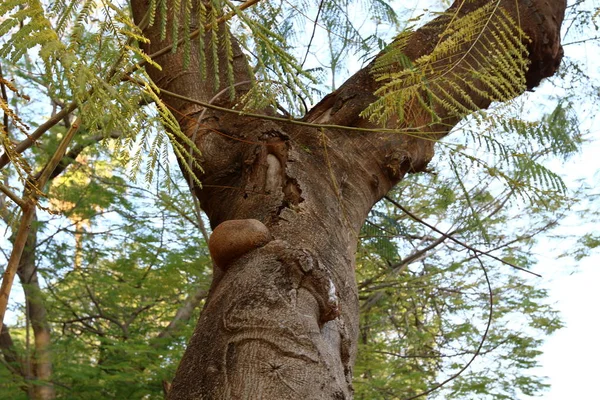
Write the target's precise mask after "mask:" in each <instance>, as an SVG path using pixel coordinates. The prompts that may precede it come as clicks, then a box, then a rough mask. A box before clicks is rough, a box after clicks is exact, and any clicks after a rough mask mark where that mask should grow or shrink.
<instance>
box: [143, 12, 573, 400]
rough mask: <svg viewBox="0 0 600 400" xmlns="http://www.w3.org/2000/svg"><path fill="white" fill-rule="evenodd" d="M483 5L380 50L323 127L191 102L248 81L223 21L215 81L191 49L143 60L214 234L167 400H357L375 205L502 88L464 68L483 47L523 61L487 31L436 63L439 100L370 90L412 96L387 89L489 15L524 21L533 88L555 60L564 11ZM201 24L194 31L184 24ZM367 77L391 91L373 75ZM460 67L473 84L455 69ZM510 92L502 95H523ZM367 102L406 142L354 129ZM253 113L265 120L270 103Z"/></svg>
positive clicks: (310, 116)
mask: <svg viewBox="0 0 600 400" xmlns="http://www.w3.org/2000/svg"><path fill="white" fill-rule="evenodd" d="M485 4H487V2H462V1H459V2H456V3H455V4H454V5H453V6H452V7H451V8H450V9H449V14H446V15H444V16H442V17H439V18H438V19H436V20H434V21H432V22H430V23H429V24H428V25H426V26H425V27H423V28H421V29H420V30H418V31H416V32H414V33H411V34H409V35H408V37H402V38H398V39H396V41H395V42H394V43H393V44H392V45H391V46H392V47H395V46H397V47H401V48H402V51H403V57H405V59H403V58H399V57H398V55H397V53H396V52H390V53H389V54H393V55H395V57H397V58H396V59H394V60H392V61H390V60H384V59H385V57H386V54H385V53H383V54H381V55H379V56H378V57H376V58H375V60H374V61H373V63H372V64H371V65H369V66H368V67H366V68H364V69H362V70H361V71H359V72H358V73H356V74H355V75H353V76H352V77H351V78H350V79H348V80H347V81H346V82H345V83H344V84H343V85H342V86H341V87H340V88H339V89H337V90H336V91H335V92H333V93H331V94H329V95H328V96H326V97H325V98H324V99H323V100H322V101H321V102H320V103H319V104H317V105H316V106H315V107H313V108H312V109H311V110H310V111H309V112H308V113H307V114H306V116H305V117H304V118H303V119H302V122H304V123H310V124H317V125H322V126H327V128H323V127H321V128H320V127H319V126H310V125H301V124H296V123H293V122H292V121H290V122H285V121H281V120H278V121H273V120H272V121H265V120H264V119H262V118H257V117H255V116H244V115H240V114H238V113H229V112H225V111H221V110H219V109H206V107H205V106H203V105H201V104H199V103H198V102H203V103H204V105H205V104H206V103H213V104H215V105H218V106H219V107H222V108H225V109H232V108H235V106H236V104H237V103H238V102H240V101H243V100H242V99H243V96H244V94H245V92H246V91H247V90H248V89H246V88H245V86H244V85H246V84H245V82H250V81H252V79H253V77H252V76H251V75H250V73H249V69H248V65H247V61H246V55H245V54H244V53H243V52H242V50H241V49H240V47H239V46H238V45H237V44H236V39H235V38H233V37H232V36H231V35H230V33H229V31H228V29H227V28H226V27H225V26H223V27H222V28H220V30H219V31H218V34H219V35H220V37H221V39H220V40H221V41H223V42H228V41H229V42H231V43H232V45H231V50H230V52H229V54H220V57H221V58H220V59H216V58H213V57H214V56H217V54H214V53H213V54H212V55H207V57H206V58H207V60H206V65H207V76H212V75H213V71H211V68H214V66H215V65H216V66H218V67H220V69H219V71H218V72H216V71H215V75H218V76H219V77H220V80H219V81H220V82H221V84H220V85H216V84H215V83H214V82H211V81H210V80H209V79H206V80H203V79H199V76H198V75H199V74H200V71H201V67H200V60H198V59H197V58H196V57H195V56H194V54H196V52H194V51H192V52H191V54H192V55H191V56H189V57H190V60H189V66H188V67H187V68H184V66H185V65H186V62H185V60H184V52H183V51H181V52H179V53H166V54H164V55H161V56H157V57H154V58H153V60H154V61H155V62H156V63H158V64H159V65H160V67H161V68H160V70H159V69H157V68H153V67H149V68H147V71H148V73H149V75H150V77H151V78H152V80H153V81H154V82H156V83H157V84H158V85H159V86H160V87H161V93H162V96H163V99H164V101H165V103H166V104H167V105H168V106H169V108H171V109H173V110H177V115H178V116H177V118H178V121H179V124H180V126H181V128H182V131H183V132H184V133H185V134H186V136H187V137H188V138H189V139H191V140H192V141H193V142H194V144H195V145H196V146H197V148H198V149H199V150H200V152H201V153H202V156H200V157H201V162H200V164H201V165H202V169H198V168H196V169H195V170H194V171H193V173H194V174H196V176H197V177H198V180H199V181H200V182H202V188H200V187H196V189H195V192H196V194H197V196H198V198H199V199H200V202H201V204H202V207H203V209H204V210H205V211H206V213H207V215H208V217H209V218H210V222H211V226H212V227H213V228H215V230H214V232H213V236H212V238H211V241H210V248H211V254H212V256H213V259H214V261H215V264H216V268H217V269H218V270H217V271H215V278H214V280H213V284H212V286H211V292H210V295H209V298H208V300H207V303H206V305H205V308H204V311H203V313H202V315H201V317H200V320H199V322H198V326H197V328H196V331H195V333H194V335H193V336H192V339H191V341H190V344H189V347H188V350H187V352H186V354H185V355H184V358H183V360H182V361H181V364H180V366H179V369H178V372H177V375H176V377H175V380H174V382H173V386H172V388H171V392H170V395H169V398H172V399H177V398H202V397H204V398H237V397H240V398H241V397H248V396H250V397H252V396H259V397H260V396H262V397H265V398H293V397H298V398H323V399H331V398H340V399H341V398H351V397H352V389H351V380H352V374H353V365H354V360H355V358H356V348H357V337H358V332H359V327H358V315H359V313H358V301H357V300H358V299H357V290H356V284H355V277H354V268H355V262H354V256H353V255H354V253H355V250H356V242H357V236H358V232H359V231H360V228H361V226H362V224H363V223H364V220H365V218H366V216H367V214H368V212H369V210H370V209H371V207H373V205H374V204H375V203H376V202H377V201H378V200H379V199H381V197H382V196H384V195H385V194H386V193H387V192H388V191H389V190H390V189H391V188H392V187H393V186H394V185H395V184H396V183H398V181H400V180H401V179H402V178H403V177H404V176H405V175H406V174H407V173H415V172H419V171H423V170H425V168H426V166H427V164H428V162H429V161H430V160H431V158H432V156H433V142H434V140H435V139H440V138H441V137H443V136H444V135H445V134H446V133H447V132H449V130H450V129H451V128H452V127H453V126H454V125H455V124H456V123H457V122H458V121H459V118H460V117H459V115H458V113H457V112H456V110H457V109H471V110H473V108H485V107H487V106H488V105H489V104H490V103H491V100H493V99H494V97H493V96H492V95H490V92H491V88H494V89H499V88H498V87H495V85H497V83H495V84H494V83H492V84H490V83H488V82H487V81H486V78H485V77H482V76H477V74H475V73H474V65H487V64H486V63H487V62H488V61H489V58H490V57H491V56H488V54H489V53H488V51H490V49H492V50H491V51H492V52H494V51H495V52H496V53H494V55H495V56H498V54H499V53H501V52H503V51H506V52H509V53H511V55H510V56H509V57H507V58H504V57H502V56H499V57H502V58H503V59H504V61H503V62H506V63H507V64H505V65H511V68H522V67H524V65H523V64H521V66H519V61H516V64H508V62H509V59H510V57H516V59H517V60H518V54H514V53H512V50H511V49H507V48H499V47H500V46H501V43H502V40H500V39H498V42H494V41H493V39H491V38H490V37H492V36H493V34H491V33H490V37H486V39H485V40H479V38H480V37H481V35H485V34H486V33H487V32H486V29H492V28H487V27H484V28H483V32H482V31H477V33H474V34H473V35H472V36H471V37H469V38H468V39H463V42H462V43H460V42H459V43H458V44H454V43H452V44H453V45H454V46H457V47H458V48H459V50H458V51H457V50H456V49H452V50H449V51H448V53H447V54H446V56H447V57H446V58H441V57H440V59H439V60H436V61H437V62H439V63H440V64H441V65H439V64H437V65H435V67H431V68H432V69H433V70H434V72H433V73H432V74H433V75H434V76H435V77H436V78H437V76H436V74H439V75H440V76H443V78H444V79H443V81H442V83H440V84H438V85H437V86H436V88H432V89H430V91H428V92H427V94H426V95H429V96H431V98H433V100H430V101H429V102H426V101H419V100H421V99H422V97H419V95H415V96H414V97H412V98H408V99H407V100H405V101H399V100H398V99H397V97H396V98H394V100H388V101H389V102H390V103H392V105H391V106H388V104H382V103H381V102H382V101H383V102H385V101H386V100H387V98H386V97H385V96H383V97H382V100H377V97H376V94H377V93H384V94H387V93H392V92H395V91H401V90H406V91H408V90H409V89H410V88H409V87H404V88H403V87H401V84H399V83H397V82H395V81H394V78H395V75H394V73H396V74H401V73H402V71H403V69H402V67H408V66H409V65H410V63H415V62H417V60H418V59H419V58H420V57H423V56H426V55H427V54H433V53H434V51H435V49H436V47H435V44H436V39H435V38H438V37H442V38H444V35H445V34H446V33H445V32H446V31H447V29H448V28H449V27H452V26H453V24H452V23H451V22H452V21H453V18H464V19H466V18H467V16H469V15H471V16H474V15H477V17H479V18H486V16H487V18H490V19H491V18H496V16H494V17H491V15H495V13H494V12H495V9H496V8H497V7H502V8H503V9H504V10H506V12H507V14H508V15H510V16H511V17H512V18H514V19H515V20H518V21H519V22H520V26H521V29H523V31H524V32H525V34H526V35H527V36H528V37H529V38H530V40H531V42H530V43H529V44H528V46H527V49H528V51H529V55H528V57H529V68H527V71H526V72H525V70H523V73H524V74H525V75H524V77H525V81H526V85H527V87H528V88H529V89H531V88H533V87H535V86H536V85H537V84H538V83H539V82H540V80H541V79H542V78H544V77H547V76H550V75H552V74H553V73H554V72H555V71H556V69H557V67H558V64H559V62H560V59H561V55H562V51H561V47H560V35H559V32H560V24H561V22H562V19H563V15H564V10H565V6H566V4H565V3H564V2H554V3H553V4H552V5H548V3H541V2H530V3H527V4H523V5H521V6H519V7H516V6H515V3H514V2H502V3H493V4H492V5H488V6H487V7H484V6H485ZM248 5H250V4H248ZM148 7H149V6H148V3H147V2H144V1H132V10H133V14H134V17H135V20H136V21H137V23H138V24H140V23H141V22H142V21H143V19H144V16H145V15H146V13H147V10H148ZM207 7H210V6H207ZM175 10H177V11H175V12H173V14H171V15H170V16H169V22H168V23H167V25H173V26H177V23H176V22H175V20H177V19H178V18H180V15H179V12H178V7H175ZM209 12H211V11H209ZM478 13H480V14H478ZM192 15H194V14H192ZM502 15H503V14H502ZM498 18H504V16H502V17H498ZM465 23H466V22H465ZM200 24H202V21H192V25H193V26H200ZM182 25H183V24H182ZM456 29H457V31H458V32H461V31H460V29H459V28H456ZM143 31H144V34H145V36H146V37H147V38H148V39H149V43H147V44H145V45H144V46H143V48H144V50H145V52H146V53H147V54H151V55H154V54H156V53H157V52H158V51H160V50H161V49H163V48H165V47H169V44H170V43H171V42H172V41H173V40H174V39H173V38H172V37H171V35H172V32H169V31H167V32H166V35H165V34H164V33H165V32H163V34H162V35H161V28H160V25H159V24H155V25H150V26H148V27H146V28H144V29H143ZM214 34H216V33H215V31H212V32H209V33H207V34H206V38H205V39H204V40H205V44H204V46H206V47H209V46H210V43H211V40H212V37H211V35H214ZM462 34H464V32H462ZM513 34H514V33H513ZM448 35H449V37H452V35H451V34H449V33H448ZM161 38H162V40H161ZM195 45H197V44H196V43H194V44H192V46H195ZM448 46H450V43H448ZM494 46H498V47H496V48H495V49H494ZM226 57H229V59H230V60H227V59H226ZM390 57H391V56H390ZM398 58H399V59H398ZM381 60H384V61H387V62H384V61H381ZM373 67H375V68H379V69H380V71H382V72H381V76H382V78H387V79H388V81H387V82H386V81H385V80H383V79H379V80H378V79H376V77H375V76H374V75H373V74H372V72H371V71H372V68H373ZM228 68H229V70H228ZM456 70H458V71H463V70H464V71H468V73H467V74H464V73H456V74H455V73H453V72H454V71H456ZM505 72H506V70H505ZM511 72H512V71H511ZM228 74H230V75H233V85H231V87H233V88H234V89H235V94H234V93H231V92H232V91H231V90H230V91H229V92H230V94H231V96H223V95H221V92H222V91H223V90H224V89H225V88H226V87H227V83H226V82H228V76H227V75H228ZM509 74H510V72H509ZM466 75H470V76H468V77H467V76H466ZM431 79H432V80H435V78H433V77H432V78H431ZM386 84H387V86H386ZM399 86H400V87H399ZM517 88H518V89H517ZM507 89H508V90H507V92H508V93H510V94H509V96H512V95H516V94H517V92H515V91H518V90H522V89H524V88H523V87H521V86H517V87H512V88H510V87H509V88H507ZM421 90H422V89H421ZM444 91H446V92H451V93H454V96H453V98H454V99H455V104H452V105H450V106H447V105H446V104H445V101H444V98H445V96H444ZM386 92H387V93H386ZM426 95H425V94H424V95H423V97H425V96H426ZM390 96H391V95H390ZM503 96H504V94H503ZM461 97H462V98H461ZM436 98H439V99H440V100H439V101H437V100H435V99H436ZM397 104H399V105H398V106H397V107H396V108H393V107H394V105H397ZM386 106H388V107H386ZM376 107H384V109H385V111H384V112H383V113H384V114H385V113H387V114H388V115H387V118H384V119H382V118H380V119H379V121H380V122H381V121H384V122H385V123H386V126H387V127H389V128H396V129H405V131H407V132H408V134H406V135H390V134H389V133H387V132H378V131H377V128H380V127H381V125H378V124H375V123H373V122H371V121H370V120H369V119H367V118H364V116H365V114H364V113H365V110H375V112H376V110H377V109H376ZM260 111H261V112H262V113H264V114H266V115H272V114H273V113H272V111H270V109H269V108H264V109H262V110H260ZM390 114H391V115H390ZM198 123H200V124H201V125H200V126H198ZM398 124H400V125H399V126H398ZM331 125H336V127H335V128H331V127H330V126H331ZM346 126H348V127H355V128H371V129H374V130H375V131H374V132H373V131H371V132H365V131H364V130H360V129H359V130H348V129H344V128H343V127H346ZM249 143H251V145H249ZM224 188H237V190H226V189H224Z"/></svg>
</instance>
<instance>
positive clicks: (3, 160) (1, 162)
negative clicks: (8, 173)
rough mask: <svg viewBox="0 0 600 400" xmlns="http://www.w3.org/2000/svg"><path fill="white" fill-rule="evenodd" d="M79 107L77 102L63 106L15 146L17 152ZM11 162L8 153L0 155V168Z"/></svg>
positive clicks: (27, 146)
mask: <svg viewBox="0 0 600 400" xmlns="http://www.w3.org/2000/svg"><path fill="white" fill-rule="evenodd" d="M76 108H77V103H75V102H73V103H71V104H69V106H68V107H66V108H63V109H62V110H61V111H60V112H58V113H56V114H55V115H54V116H53V117H51V118H48V120H47V121H46V122H44V123H43V124H42V125H40V126H39V127H38V128H37V129H36V130H35V131H33V133H32V134H31V135H29V136H28V137H27V138H26V139H24V140H22V141H21V142H19V143H18V144H17V145H16V146H15V150H14V151H15V152H17V153H19V154H20V153H22V152H24V151H25V150H27V149H28V148H30V147H31V146H32V145H33V144H34V143H35V141H36V140H38V139H39V138H40V137H41V136H42V135H43V134H44V133H46V131H48V129H50V128H52V127H53V126H54V125H56V124H58V123H59V122H60V121H62V119H63V118H64V117H65V116H66V115H67V114H69V113H71V112H73V110H75V109H76ZM9 162H10V158H9V157H8V154H6V153H4V154H2V156H0V169H2V168H4V167H5V166H6V164H8V163H9Z"/></svg>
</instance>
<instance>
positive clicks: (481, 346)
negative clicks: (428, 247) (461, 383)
mask: <svg viewBox="0 0 600 400" xmlns="http://www.w3.org/2000/svg"><path fill="white" fill-rule="evenodd" d="M471 251H473V250H471ZM473 252H474V251H473ZM474 253H475V252H474ZM474 255H475V257H477V260H478V261H479V264H480V265H481V269H482V270H483V274H484V276H485V281H486V283H487V287H488V292H489V299H490V311H489V315H488V321H487V325H486V327H485V332H484V333H483V336H482V337H481V340H480V341H479V346H478V347H477V350H475V353H474V354H473V357H471V359H470V360H469V362H468V363H466V364H465V365H464V366H463V367H462V368H461V369H460V371H458V372H457V373H455V374H453V375H452V376H451V377H449V378H448V379H446V380H444V381H443V382H441V383H438V384H437V385H435V386H434V387H432V388H431V389H428V390H426V391H424V392H421V393H419V394H417V395H415V396H412V397H408V398H406V399H403V400H414V399H416V398H419V397H422V396H427V395H428V394H429V393H432V392H434V391H436V390H438V389H439V388H441V387H442V386H444V385H445V384H447V383H448V382H450V381H453V380H454V379H456V378H458V377H459V376H460V375H461V374H462V373H463V372H465V371H466V370H467V368H469V366H470V365H471V364H472V363H473V361H475V359H476V358H477V356H479V354H480V353H481V349H482V348H483V344H484V343H485V341H486V340H487V336H488V333H489V331H490V327H491V326H492V315H493V313H494V292H493V291H492V283H491V282H490V277H489V276H488V273H487V270H486V269H485V266H484V265H483V262H482V261H481V258H479V256H478V255H477V254H474Z"/></svg>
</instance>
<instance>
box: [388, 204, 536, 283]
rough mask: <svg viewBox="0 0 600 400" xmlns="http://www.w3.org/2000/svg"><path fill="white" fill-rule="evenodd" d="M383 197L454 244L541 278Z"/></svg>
mask: <svg viewBox="0 0 600 400" xmlns="http://www.w3.org/2000/svg"><path fill="white" fill-rule="evenodd" d="M385 199H386V200H387V201H389V202H390V203H392V204H393V205H395V206H396V207H398V208H399V209H400V210H402V211H403V212H404V213H405V214H406V215H408V216H409V217H411V218H412V219H414V220H415V221H417V222H419V223H421V224H423V225H425V226H426V227H428V228H429V229H432V230H434V231H436V232H437V233H439V234H440V235H442V236H444V237H446V238H448V239H450V240H452V241H453V242H454V243H456V244H459V245H461V246H462V247H464V248H465V249H468V250H471V251H472V252H474V253H477V254H481V255H484V256H487V257H490V258H493V259H494V260H496V261H500V262H501V263H502V264H505V265H508V266H509V267H512V268H514V269H518V270H519V271H523V272H527V273H528V274H531V275H535V276H537V277H538V278H541V277H542V276H541V275H540V274H536V273H535V272H532V271H530V270H528V269H525V268H523V267H519V266H517V265H514V264H513V263H510V262H508V261H506V260H503V259H501V258H499V257H496V256H493V255H491V254H488V252H486V251H482V250H479V249H476V248H474V247H472V246H470V245H468V244H466V243H465V242H463V241H461V240H458V239H456V238H455V237H454V236H452V235H449V234H447V233H445V232H442V231H441V230H439V229H437V228H436V227H435V226H433V225H431V224H428V223H427V222H425V221H423V220H422V219H421V218H419V217H417V216H416V215H414V214H413V213H411V212H410V211H408V210H407V209H406V208H404V207H402V206H401V205H400V203H398V202H397V201H395V200H394V199H392V198H391V197H389V196H385Z"/></svg>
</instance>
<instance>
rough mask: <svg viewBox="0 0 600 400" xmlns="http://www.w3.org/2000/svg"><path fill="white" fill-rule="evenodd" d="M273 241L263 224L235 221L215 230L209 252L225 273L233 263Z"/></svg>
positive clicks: (210, 241) (225, 223)
mask: <svg viewBox="0 0 600 400" xmlns="http://www.w3.org/2000/svg"><path fill="white" fill-rule="evenodd" d="M271 240H272V237H271V232H269V228H267V227H266V226H265V224H263V223H262V222H260V221H258V220H256V219H233V220H229V221H225V222H222V223H221V224H219V225H218V226H217V227H216V228H215V230H214V231H213V233H212V235H211V236H210V239H209V241H208V250H209V251H210V256H211V258H212V260H213V262H214V263H215V265H216V266H217V267H219V268H220V269H222V270H224V271H225V270H227V268H228V267H229V265H230V264H231V263H232V262H233V261H235V260H237V259H238V258H240V257H241V256H243V255H244V254H246V253H248V252H250V251H252V250H254V249H257V248H259V247H263V246H264V245H265V244H267V243H269V242H270V241H271Z"/></svg>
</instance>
